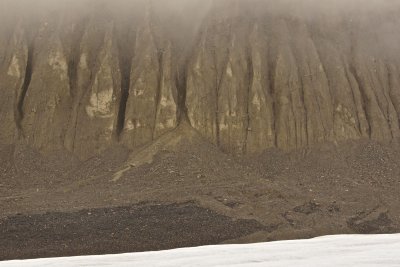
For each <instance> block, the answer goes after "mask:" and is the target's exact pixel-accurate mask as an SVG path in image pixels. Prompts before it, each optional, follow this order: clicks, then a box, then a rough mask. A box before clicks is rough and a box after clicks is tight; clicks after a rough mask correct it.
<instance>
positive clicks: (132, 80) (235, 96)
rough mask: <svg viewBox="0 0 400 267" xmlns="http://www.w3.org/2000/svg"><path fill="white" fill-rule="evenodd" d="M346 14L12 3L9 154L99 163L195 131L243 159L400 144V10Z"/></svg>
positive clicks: (6, 71)
mask: <svg viewBox="0 0 400 267" xmlns="http://www.w3.org/2000/svg"><path fill="white" fill-rule="evenodd" d="M198 2H200V3H198ZM353 2H354V3H356V1H355V0H354V1H353ZM28 3H29V1H28V2H26V3H25V4H28ZM338 3H339V4H338V5H337V6H331V5H332V4H327V5H325V6H324V5H322V6H324V7H318V6H316V5H315V3H313V1H303V2H301V5H300V2H298V1H297V2H293V3H291V2H290V1H286V2H283V1H282V3H280V4H279V6H278V7H277V4H276V3H275V4H274V2H273V1H227V0H218V1H182V0H171V1H161V0H160V1H146V0H142V1H139V0H137V1H127V2H124V1H122V0H120V1H116V2H115V1H112V2H111V1H104V2H99V1H77V2H72V3H71V2H70V1H69V2H68V1H67V2H65V3H63V2H59V3H58V4H54V3H53V4H50V3H46V2H44V1H42V2H41V1H39V2H38V3H37V5H36V6H35V7H32V6H30V7H29V8H27V6H26V5H24V2H23V1H18V3H13V2H12V1H9V2H8V1H3V3H2V5H3V7H2V8H1V9H0V12H2V14H0V18H1V19H0V20H1V25H0V125H1V131H0V143H1V144H10V143H17V142H24V143H26V144H29V145H31V146H33V147H35V148H38V149H40V150H43V151H48V150H54V149H64V148H66V149H68V150H70V151H72V152H74V153H76V154H77V155H78V156H79V157H81V158H88V157H90V156H92V155H94V154H96V153H98V152H100V151H102V150H104V149H105V148H107V147H109V146H112V145H115V144H122V145H125V146H127V147H129V148H134V147H137V146H141V145H144V144H148V143H151V142H152V141H154V140H156V139H157V138H158V137H160V136H161V135H162V134H164V133H166V132H168V131H171V130H173V129H175V128H176V127H177V126H178V125H179V124H180V123H181V122H183V121H186V122H189V123H190V125H191V126H192V127H193V128H194V129H196V130H198V131H199V132H200V133H201V134H202V135H203V136H204V137H206V138H207V139H209V140H210V141H212V142H213V143H215V144H217V145H218V146H220V147H221V148H222V149H223V150H225V151H229V152H239V153H253V152H255V153H256V152H261V151H263V150H265V149H267V148H271V147H277V148H281V149H295V148H304V147H309V146H312V145H314V144H318V143H323V142H327V141H342V140H348V139H360V138H370V139H373V140H381V141H390V140H392V139H394V138H397V137H399V135H400V129H399V122H400V120H399V118H400V46H399V45H398V44H399V40H400V30H399V26H400V19H399V17H398V15H397V14H399V12H400V5H399V4H396V3H395V2H394V1H393V2H391V1H386V2H385V1H382V4H381V5H378V6H374V5H373V4H371V3H374V2H373V1H371V3H368V4H365V5H362V4H361V3H360V4H359V5H351V4H350V3H348V4H345V3H344V2H343V4H342V3H341V2H338ZM289 6H292V7H293V6H294V7H296V8H295V10H293V8H292V9H288V7H289Z"/></svg>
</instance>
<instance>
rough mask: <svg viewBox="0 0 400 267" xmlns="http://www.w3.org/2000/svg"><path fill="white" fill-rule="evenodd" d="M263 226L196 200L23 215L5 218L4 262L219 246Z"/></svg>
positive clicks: (0, 252)
mask: <svg viewBox="0 0 400 267" xmlns="http://www.w3.org/2000/svg"><path fill="white" fill-rule="evenodd" d="M263 228H264V227H263V226H262V225H260V224H259V223H258V222H256V221H253V220H235V219H232V218H229V217H226V216H222V215H219V214H217V213H215V212H213V211H211V210H207V209H204V208H201V207H198V206H196V205H194V204H192V203H188V204H180V205H177V204H174V205H155V206H130V207H118V208H103V209H88V210H82V211H79V212H73V213H58V212H50V213H46V214H38V215H17V216H13V217H8V218H5V219H2V220H0V260H10V259H24V258H42V257H60V256H75V255H88V254H91V255H92V254H110V253H124V252H138V251H149V250H164V249H172V248H178V247H189V246H199V245H208V244H218V243H220V242H222V241H225V240H229V239H234V238H239V237H241V236H245V235H248V234H251V233H254V232H256V231H259V230H262V229H263Z"/></svg>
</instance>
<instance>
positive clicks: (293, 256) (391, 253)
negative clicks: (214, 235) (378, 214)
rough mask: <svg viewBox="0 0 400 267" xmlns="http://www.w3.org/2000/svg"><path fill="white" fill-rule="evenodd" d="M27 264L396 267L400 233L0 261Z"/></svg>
mask: <svg viewBox="0 0 400 267" xmlns="http://www.w3.org/2000/svg"><path fill="white" fill-rule="evenodd" d="M17 266H18V267H32V266H38V267H39V266H40V267H46V266H60V267H65V266H144V267H152V266H157V267H159V266H163V267H166V266H171V267H177V266H204V267H211V266H235V267H239V266H240V267H244V266H268V267H269V266H296V267H297V266H335V267H336V266H352V267H353V266H385V267H386V266H400V234H392V235H339V236H325V237H318V238H314V239H309V240H295V241H278V242H269V243H257V244H248V245H219V246H205V247H197V248H182V249H174V250H167V251H159V252H142V253H128V254H119V255H101V256H82V257H68V258H50V259H35V260H22V261H4V262H0V267H17Z"/></svg>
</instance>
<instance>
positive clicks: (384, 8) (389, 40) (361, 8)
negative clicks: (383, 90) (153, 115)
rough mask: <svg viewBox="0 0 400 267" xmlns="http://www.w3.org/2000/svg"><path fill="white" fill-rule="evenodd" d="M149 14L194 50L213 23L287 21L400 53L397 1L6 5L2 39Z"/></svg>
mask: <svg viewBox="0 0 400 267" xmlns="http://www.w3.org/2000/svg"><path fill="white" fill-rule="evenodd" d="M149 14H150V16H151V20H152V22H151V23H152V24H153V26H154V29H155V32H156V34H157V35H158V37H159V39H160V42H162V41H164V40H167V39H168V40H170V41H172V42H173V43H174V44H176V45H177V46H180V47H189V46H191V44H193V43H194V42H195V41H196V36H198V34H199V31H200V30H201V28H202V27H203V26H204V25H205V24H207V23H212V22H213V21H214V22H222V23H224V20H226V19H234V18H242V19H243V18H246V19H249V20H252V21H254V22H255V23H259V22H260V21H261V23H263V22H262V21H264V20H265V18H280V17H282V18H289V19H299V20H301V21H304V22H306V23H308V24H309V25H311V26H313V25H319V27H325V25H327V27H330V29H331V30H332V29H334V30H336V31H338V30H339V31H340V30H341V28H342V29H343V31H345V30H346V27H351V28H352V29H351V31H353V32H357V33H360V34H363V35H364V37H366V38H367V39H366V41H367V42H371V44H370V45H371V48H372V47H373V46H375V44H372V42H374V41H373V40H375V39H378V40H379V43H380V45H379V47H378V48H377V49H378V50H379V49H382V46H383V47H384V48H385V50H389V51H392V50H393V53H398V52H399V48H398V42H399V41H400V38H399V36H400V34H399V28H400V27H399V26H400V24H399V21H400V20H399V18H398V17H399V16H398V14H400V1H397V0H335V1H332V0H37V1H32V0H0V34H1V35H2V36H3V37H2V39H3V41H4V40H6V39H7V38H6V37H4V36H10V34H11V33H12V32H13V28H14V27H15V25H18V24H23V25H25V26H24V27H25V28H26V29H28V32H34V31H35V30H34V29H35V27H36V28H37V27H38V25H39V24H40V22H43V21H44V20H48V21H49V23H50V21H51V20H53V21H54V22H52V23H56V22H57V23H58V22H60V21H67V22H68V21H69V22H68V23H72V24H73V23H75V22H76V21H78V20H80V19H83V18H96V19H103V20H107V21H113V22H114V23H115V25H120V26H121V25H122V26H121V27H125V28H130V27H135V25H139V24H141V23H143V22H144V21H145V17H146V16H148V15H149ZM225 22H226V21H225ZM349 25H350V26H349ZM123 31H125V30H123ZM33 35H34V34H33ZM368 38H370V40H368Z"/></svg>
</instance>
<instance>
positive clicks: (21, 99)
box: [15, 42, 34, 134]
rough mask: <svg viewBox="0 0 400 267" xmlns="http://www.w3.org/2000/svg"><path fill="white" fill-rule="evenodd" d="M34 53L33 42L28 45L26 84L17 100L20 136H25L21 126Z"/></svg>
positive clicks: (16, 117) (16, 116)
mask: <svg viewBox="0 0 400 267" xmlns="http://www.w3.org/2000/svg"><path fill="white" fill-rule="evenodd" d="M33 53H34V44H33V42H31V43H30V44H29V45H28V56H27V62H26V69H25V77H24V82H23V84H22V87H21V90H20V93H19V95H18V98H17V104H16V113H15V124H16V125H17V129H18V131H19V133H20V134H23V132H22V125H21V124H22V120H23V119H24V111H23V107H24V101H25V97H26V94H27V93H28V90H29V85H30V83H31V80H32V73H33Z"/></svg>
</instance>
